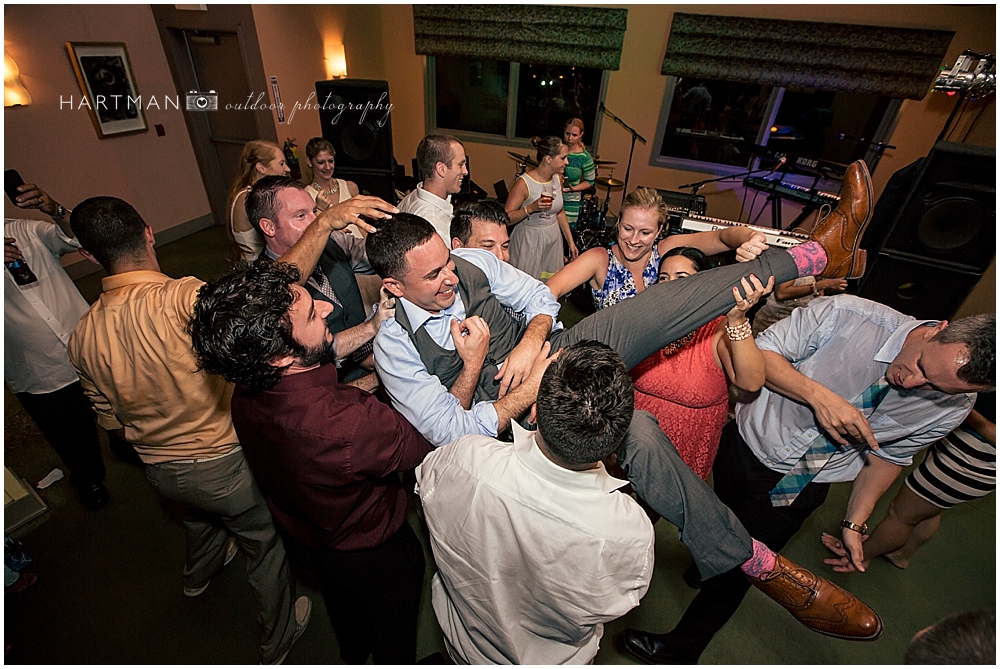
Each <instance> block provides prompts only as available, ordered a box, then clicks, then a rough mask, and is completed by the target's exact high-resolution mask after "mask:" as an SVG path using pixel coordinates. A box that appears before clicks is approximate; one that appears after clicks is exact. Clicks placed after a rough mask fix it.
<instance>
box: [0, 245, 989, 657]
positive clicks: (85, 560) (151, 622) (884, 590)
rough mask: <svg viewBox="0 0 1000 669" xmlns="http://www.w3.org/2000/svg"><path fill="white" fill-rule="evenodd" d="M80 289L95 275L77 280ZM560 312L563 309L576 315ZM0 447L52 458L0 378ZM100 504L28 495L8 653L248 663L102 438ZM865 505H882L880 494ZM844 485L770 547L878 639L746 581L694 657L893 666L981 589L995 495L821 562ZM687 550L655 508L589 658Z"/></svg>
mask: <svg viewBox="0 0 1000 669" xmlns="http://www.w3.org/2000/svg"><path fill="white" fill-rule="evenodd" d="M158 253H159V256H160V260H161V265H162V268H163V270H164V272H165V273H167V274H170V275H172V276H182V275H185V274H194V275H196V276H199V277H202V278H209V277H211V276H214V275H217V274H218V273H219V272H220V271H221V270H222V269H223V268H224V267H225V261H224V258H225V257H226V255H227V244H226V240H225V236H224V233H223V232H222V230H221V229H220V228H212V229H209V230H205V231H202V232H199V233H197V234H194V235H191V236H189V237H187V238H185V239H182V240H179V241H177V242H174V243H171V244H167V245H165V246H163V247H162V248H159V249H158ZM78 285H79V286H80V289H81V291H82V292H83V294H84V296H85V297H86V298H87V299H88V300H93V299H94V298H95V297H96V296H97V294H98V292H99V291H100V275H99V274H93V275H89V276H87V277H84V278H83V279H81V280H80V281H79V282H78ZM569 311H570V310H566V313H564V318H563V320H564V321H566V322H567V323H569V322H574V321H575V319H576V318H578V315H576V314H572V313H569ZM4 409H5V411H4V430H5V433H4V458H5V463H6V465H7V466H8V467H10V468H12V469H13V470H14V471H16V472H17V473H18V474H19V475H20V476H22V477H23V478H25V479H26V480H27V481H29V482H30V483H32V484H34V483H36V482H37V481H38V480H40V479H41V478H42V477H43V476H45V474H47V473H48V472H49V471H50V470H51V469H52V468H54V467H62V465H61V463H60V462H59V460H58V458H57V457H56V455H55V453H54V452H53V451H52V449H51V448H50V447H49V446H48V445H47V444H46V443H45V441H44V439H43V438H42V436H41V434H40V433H39V432H38V430H37V429H36V428H35V427H34V424H33V423H32V422H31V420H30V419H29V418H28V417H27V416H26V415H25V414H24V412H23V410H22V409H21V407H20V405H19V403H18V402H17V400H16V399H15V398H14V397H13V396H12V395H11V394H10V393H9V392H8V391H5V396H4ZM104 456H105V464H106V466H107V468H108V476H107V479H106V481H105V483H106V485H107V487H108V489H109V490H110V491H111V503H110V504H109V505H108V506H107V507H105V508H104V509H102V510H101V511H98V512H96V513H91V512H88V511H86V510H84V509H83V508H82V507H81V506H80V505H79V504H78V502H77V500H76V495H75V493H74V491H73V489H72V487H71V486H70V485H69V482H68V481H67V480H66V479H63V480H62V481H59V482H58V483H56V484H54V485H53V486H51V487H49V488H47V489H46V490H42V491H40V495H41V496H42V498H43V499H44V500H45V502H46V503H47V504H48V505H49V507H50V508H51V510H50V511H49V512H48V513H46V514H44V515H43V516H41V517H40V518H38V519H36V520H34V521H32V522H30V523H29V524H27V525H25V526H24V527H22V528H20V529H18V530H17V531H15V532H14V534H13V536H14V537H15V538H17V539H19V540H21V541H22V542H23V543H24V546H25V549H26V551H27V552H28V553H29V554H30V555H31V556H32V557H33V558H34V565H33V567H34V569H35V570H36V571H37V573H38V575H39V579H38V583H37V584H36V585H35V586H33V587H31V588H30V589H28V590H27V591H25V592H23V593H20V594H16V595H6V596H5V613H6V615H5V621H4V637H5V640H6V641H7V643H9V644H12V649H11V650H10V652H9V653H8V654H7V655H6V657H5V661H6V663H8V664H92V663H100V664H254V663H256V662H257V655H256V650H255V646H256V643H255V638H256V634H255V614H254V611H255V606H254V603H253V597H252V595H251V592H250V588H249V586H248V585H247V580H246V576H245V573H244V572H245V564H246V563H245V560H244V558H243V556H242V555H241V556H238V557H237V558H236V560H235V561H234V562H233V563H232V564H230V565H229V566H228V567H227V568H226V569H225V570H224V571H223V572H222V573H221V574H219V576H217V577H216V578H215V580H214V581H213V582H212V584H211V586H209V588H208V590H207V591H206V592H205V593H204V594H203V595H201V596H200V597H198V598H195V599H189V598H186V597H184V596H183V595H182V594H181V576H180V574H181V568H182V566H183V561H184V539H183V533H182V529H181V524H180V520H179V518H180V516H179V513H178V510H177V509H176V508H174V507H172V506H171V505H169V503H167V502H165V501H164V500H163V499H162V498H161V497H159V496H158V495H157V494H156V493H155V491H154V490H153V488H152V487H150V485H149V484H148V483H147V482H146V481H145V473H144V471H143V469H142V468H141V467H137V466H135V465H129V464H126V463H123V462H120V461H119V460H118V459H117V458H116V456H115V455H113V454H112V453H111V452H110V451H109V450H108V449H107V443H106V442H105V443H104ZM899 485H900V482H899V481H897V484H896V486H895V487H894V488H893V489H892V490H891V491H890V492H889V495H888V496H887V497H886V499H885V500H883V502H882V503H881V504H880V505H879V506H878V507H877V509H876V511H875V514H874V515H873V519H876V520H877V519H879V518H881V517H882V515H884V513H885V508H886V505H887V501H888V499H889V498H891V496H892V495H893V494H895V491H896V490H897V489H898V486H899ZM849 493H850V486H849V485H843V484H841V485H835V486H833V488H832V490H831V493H830V496H829V499H828V500H827V502H826V504H824V505H823V506H822V507H821V508H820V509H819V510H818V511H817V512H816V513H814V514H813V516H812V517H811V518H810V519H809V521H808V522H807V523H806V525H805V526H804V527H803V528H802V530H801V531H800V532H799V533H798V534H797V535H796V536H795V538H794V539H792V541H791V542H790V543H789V545H788V546H787V548H786V550H785V551H784V554H785V555H786V556H788V557H789V558H791V559H792V560H794V561H796V562H798V563H799V564H801V565H803V566H806V567H808V568H810V569H813V570H815V571H817V572H818V573H820V574H822V575H824V576H827V577H830V578H831V579H832V580H833V581H835V582H836V583H838V584H840V585H841V586H843V587H845V588H847V589H849V590H851V591H852V592H853V593H855V594H856V595H858V596H859V597H861V598H862V599H863V600H864V601H866V602H867V603H868V604H870V605H871V606H872V607H873V608H874V609H875V610H877V611H878V612H879V614H880V615H881V616H882V619H883V621H884V623H885V633H884V634H883V636H882V638H880V639H879V640H877V641H874V642H870V643H853V642H847V641H841V640H837V639H832V638H828V637H824V636H821V635H818V634H815V633H813V632H810V631H808V630H806V629H805V628H803V627H802V626H801V625H799V624H798V623H797V622H795V620H794V619H793V618H792V617H791V616H790V615H789V614H787V613H786V612H785V611H784V609H782V608H781V607H779V606H778V605H776V604H775V603H773V602H772V601H770V600H769V599H767V598H766V597H764V596H763V595H762V594H760V593H759V592H758V591H756V590H751V591H750V594H749V595H748V596H747V599H746V601H745V602H744V604H743V606H742V607H741V608H740V610H739V611H738V612H737V614H736V616H735V617H734V618H733V620H732V621H730V623H729V624H728V625H727V626H726V627H725V628H724V629H723V630H722V631H721V632H720V633H719V634H718V635H717V636H716V638H715V639H714V640H713V642H712V644H711V645H710V646H709V647H708V650H707V651H706V652H705V654H704V655H703V656H702V663H703V664H898V663H900V662H902V657H903V652H904V650H905V648H906V644H907V642H908V641H909V639H910V638H911V637H912V636H913V634H914V633H915V632H917V631H918V630H920V629H922V628H924V627H926V626H928V625H931V624H933V623H934V622H936V621H937V620H940V619H941V618H943V617H945V616H947V615H950V614H952V613H957V612H959V611H965V610H969V609H975V608H985V607H994V606H995V603H996V549H995V547H996V495H995V493H994V494H992V495H990V496H988V497H985V498H983V499H980V500H977V501H975V502H972V503H969V504H965V505H962V506H959V507H957V508H955V509H952V510H949V511H947V512H945V514H944V520H943V523H942V526H941V530H940V532H938V535H937V536H936V537H934V539H933V540H932V541H931V542H930V543H929V544H928V545H926V546H925V547H924V548H923V549H922V550H921V552H919V553H918V554H917V556H916V557H915V558H914V560H913V561H912V563H911V566H910V568H909V569H906V570H899V569H896V568H895V567H893V566H892V565H891V564H889V563H888V562H886V561H884V560H878V561H876V562H875V563H874V564H872V566H871V567H870V569H869V571H868V573H866V574H847V575H845V574H833V573H832V572H830V571H829V570H828V569H827V568H826V566H825V565H824V564H823V563H822V559H823V558H824V557H825V556H826V555H825V551H824V549H823V548H822V546H821V545H820V543H819V536H820V533H822V532H824V531H826V532H836V530H837V527H838V524H839V521H840V519H841V518H842V517H843V510H844V507H845V504H846V501H847V497H848V495H849ZM409 521H410V523H411V524H412V525H413V527H414V529H415V530H416V531H417V534H418V536H420V538H421V540H422V541H423V542H424V546H425V550H426V551H427V562H428V568H427V573H426V575H425V579H424V597H423V600H422V606H421V613H420V632H419V641H418V657H424V656H426V655H429V654H431V653H433V652H436V651H438V652H443V651H444V646H443V642H442V639H441V632H440V630H439V629H438V626H437V622H436V620H435V618H434V612H433V610H432V609H431V603H430V577H431V574H432V573H433V569H434V567H433V562H432V560H431V556H430V553H429V549H428V548H427V546H428V542H427V533H426V530H425V529H424V528H423V527H422V525H421V523H420V520H419V519H418V517H417V515H416V513H415V512H414V510H413V509H411V513H410V516H409ZM690 564H691V557H690V555H689V554H688V552H687V550H686V549H685V548H684V546H683V544H681V543H680V542H679V541H678V539H677V530H676V528H674V527H673V526H672V525H670V524H669V523H667V522H666V521H662V520H661V521H660V522H659V523H658V524H657V525H656V567H655V574H654V576H653V581H652V585H651V586H650V589H649V592H648V594H647V595H646V597H645V598H644V599H643V600H642V604H641V605H640V606H639V607H638V608H636V609H634V610H633V611H631V612H630V613H628V614H627V615H626V616H624V617H623V618H621V619H619V620H617V621H615V622H612V623H610V624H608V625H607V626H606V629H605V636H604V640H603V641H602V644H601V645H602V647H601V650H600V652H599V654H598V656H597V659H596V663H597V664H630V663H634V661H633V660H632V659H631V657H629V656H627V655H624V654H622V653H621V652H619V651H618V650H617V649H616V648H615V643H614V640H615V638H616V636H617V635H618V634H619V633H620V632H621V630H622V629H624V628H625V627H639V628H643V629H648V630H651V631H658V632H659V631H667V630H669V629H670V628H671V627H672V626H673V625H674V623H676V621H677V620H678V619H679V618H680V616H681V614H682V613H683V611H684V609H685V607H686V606H687V604H688V603H689V602H690V601H691V599H692V598H693V597H694V595H695V591H694V590H691V589H689V588H688V587H687V586H686V585H684V582H683V581H682V580H681V574H682V573H683V572H684V570H685V569H686V568H687V567H688V566H689V565H690ZM299 577H300V585H299V591H300V594H308V595H310V596H311V597H312V599H313V604H314V607H313V614H312V620H311V622H310V624H309V628H308V629H307V630H306V631H305V633H304V634H303V636H302V638H301V639H300V640H299V642H298V643H297V644H296V646H295V647H294V648H293V649H292V651H291V653H290V654H289V656H288V660H287V663H289V664H334V663H339V662H340V656H339V653H338V649H337V642H336V639H335V638H334V635H333V631H332V629H331V627H330V622H329V618H328V616H327V613H326V610H325V608H324V606H323V602H322V597H321V595H320V594H319V591H318V589H317V587H316V583H315V581H314V580H313V579H312V578H311V577H310V575H309V574H308V573H301V572H299Z"/></svg>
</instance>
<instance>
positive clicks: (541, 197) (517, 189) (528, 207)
mask: <svg viewBox="0 0 1000 669" xmlns="http://www.w3.org/2000/svg"><path fill="white" fill-rule="evenodd" d="M531 145H532V146H533V147H535V148H536V155H535V158H536V160H537V161H538V167H536V168H535V169H533V170H531V171H530V172H527V173H526V174H522V175H521V176H520V177H519V178H518V179H517V181H516V182H515V183H514V186H513V187H512V188H511V189H510V194H509V195H508V196H507V204H506V207H505V208H506V210H507V215H508V216H510V223H511V225H513V226H515V227H514V231H513V232H512V233H511V235H510V264H511V265H513V266H514V267H516V268H518V269H519V270H521V271H522V272H525V273H527V274H530V275H531V276H533V277H535V278H536V279H540V280H542V281H545V280H546V279H548V278H549V277H551V276H552V275H553V274H555V273H556V272H558V271H559V270H560V269H562V266H563V243H562V240H563V239H565V240H566V243H567V245H568V247H569V253H570V258H571V259H572V258H576V257H577V256H578V255H579V254H580V252H579V251H578V250H577V248H576V244H574V243H573V233H572V232H571V231H570V229H569V221H567V220H566V212H564V211H563V195H562V192H563V185H562V172H563V170H564V169H565V168H566V164H567V162H568V159H567V156H568V155H569V147H568V146H566V144H564V143H563V141H562V140H561V139H559V138H558V137H554V136H550V137H533V138H532V139H531ZM560 233H561V234H560Z"/></svg>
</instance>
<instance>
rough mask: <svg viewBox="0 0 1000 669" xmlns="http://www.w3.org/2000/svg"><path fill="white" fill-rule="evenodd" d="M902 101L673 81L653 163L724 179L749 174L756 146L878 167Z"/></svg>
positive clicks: (776, 87) (767, 87) (665, 100)
mask: <svg viewBox="0 0 1000 669" xmlns="http://www.w3.org/2000/svg"><path fill="white" fill-rule="evenodd" d="M899 106H900V100H897V99H894V98H890V97H886V96H879V95H866V94H861V93H846V92H827V91H815V90H806V89H792V88H782V87H779V86H770V85H762V84H743V83H734V82H726V81H713V80H708V79H694V78H689V77H684V78H677V77H670V79H669V81H668V84H667V92H666V95H665V96H664V106H663V110H662V113H661V117H660V123H659V130H658V133H657V138H656V144H655V147H656V149H655V150H654V154H653V158H652V161H651V163H652V164H653V165H660V166H663V167H674V168H679V169H690V170H701V171H711V172H716V173H719V174H725V173H726V172H735V171H737V170H735V169H733V168H741V169H748V168H750V167H751V166H752V164H753V160H754V157H755V151H754V145H759V146H762V147H767V148H768V149H771V150H777V151H781V152H782V153H788V154H790V155H793V156H803V157H805V158H808V159H813V160H819V161H828V162H833V163H841V164H848V163H851V162H853V161H855V160H858V159H860V158H864V159H866V161H867V162H868V164H869V166H870V167H873V166H874V163H875V162H876V161H877V156H876V152H875V149H874V146H873V144H872V143H873V142H878V141H884V140H885V139H886V138H887V137H888V136H889V134H890V131H891V128H892V122H893V120H894V118H895V115H896V112H897V111H898V110H899Z"/></svg>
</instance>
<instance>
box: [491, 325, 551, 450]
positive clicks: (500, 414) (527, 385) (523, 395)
mask: <svg viewBox="0 0 1000 669" xmlns="http://www.w3.org/2000/svg"><path fill="white" fill-rule="evenodd" d="M551 348H552V344H551V343H550V342H545V343H544V344H542V348H541V350H540V351H539V352H538V354H537V355H536V356H535V360H534V364H533V365H532V367H531V373H530V374H528V376H527V377H526V378H525V379H524V382H523V383H521V385H519V386H518V387H517V388H515V389H514V390H512V391H510V392H509V393H507V394H506V395H504V396H503V397H502V398H500V399H498V400H497V401H496V402H494V403H493V408H494V409H496V412H497V432H498V433H499V432H503V431H504V430H506V429H507V428H508V427H510V422H511V421H512V420H514V419H516V418H517V417H518V416H520V415H521V414H523V413H524V412H525V411H527V410H528V408H529V407H530V406H531V405H532V404H534V402H535V399H536V398H537V397H538V385H539V384H540V383H541V381H542V374H544V373H545V370H546V369H547V368H548V366H549V363H551V362H552V361H553V360H555V359H556V358H558V357H559V352H558V351H556V353H555V354H554V355H552V357H549V351H550V350H551Z"/></svg>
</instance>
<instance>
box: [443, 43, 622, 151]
mask: <svg viewBox="0 0 1000 669" xmlns="http://www.w3.org/2000/svg"><path fill="white" fill-rule="evenodd" d="M426 84H427V94H428V95H427V98H428V100H427V112H428V118H427V125H428V128H429V129H431V130H441V131H444V132H450V133H453V134H455V135H457V136H459V137H460V138H462V139H470V140H472V141H478V142H485V143H497V144H509V145H515V146H518V145H520V146H528V141H529V140H530V138H531V137H533V136H535V135H556V136H558V137H561V136H562V131H563V125H564V124H565V123H566V120H567V119H568V118H570V117H573V116H578V117H580V118H582V119H583V121H584V123H585V124H586V125H587V139H588V140H589V142H588V143H589V144H590V145H592V146H593V145H594V144H596V143H597V137H598V133H599V129H600V116H601V114H600V111H599V104H600V102H601V101H602V100H603V99H604V92H605V89H606V87H607V72H606V71H605V70H599V69H596V68H587V67H572V66H568V65H529V64H526V63H525V64H522V63H516V62H510V61H505V60H490V59H477V58H464V57H454V56H436V57H435V56H429V57H428V58H427V82H426Z"/></svg>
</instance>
